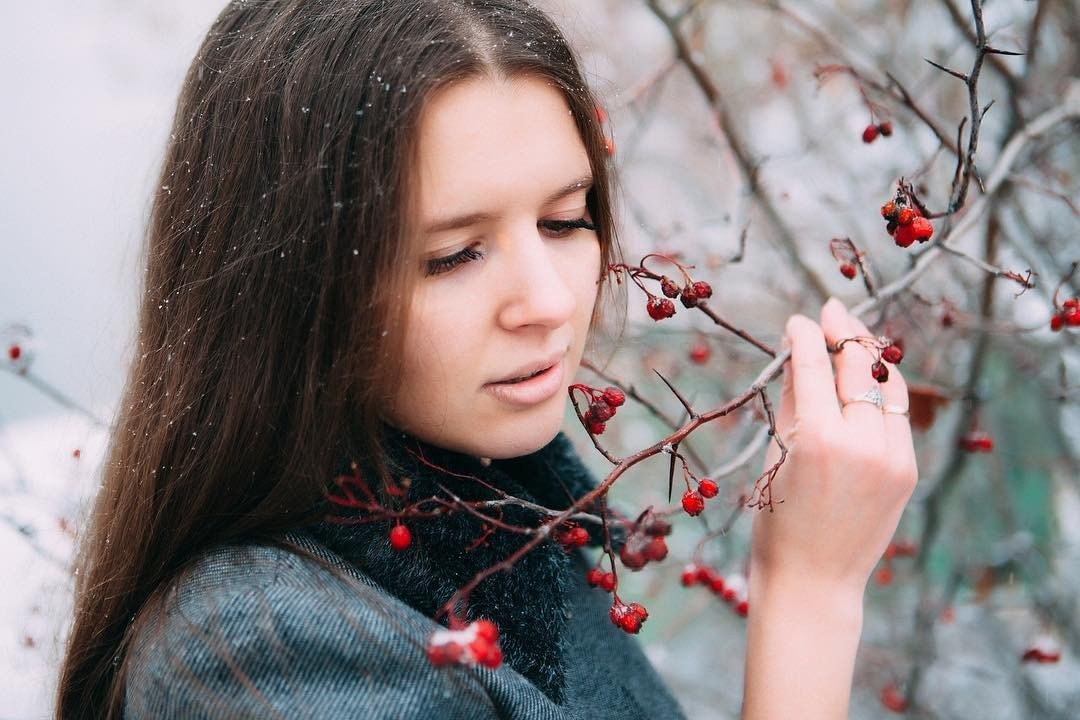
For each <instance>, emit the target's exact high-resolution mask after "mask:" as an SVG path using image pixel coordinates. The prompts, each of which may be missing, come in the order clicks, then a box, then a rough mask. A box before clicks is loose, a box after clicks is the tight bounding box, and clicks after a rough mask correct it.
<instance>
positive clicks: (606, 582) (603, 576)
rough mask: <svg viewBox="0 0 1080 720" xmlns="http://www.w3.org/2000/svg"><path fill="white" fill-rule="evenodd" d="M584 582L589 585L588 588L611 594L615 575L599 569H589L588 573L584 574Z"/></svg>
mask: <svg viewBox="0 0 1080 720" xmlns="http://www.w3.org/2000/svg"><path fill="white" fill-rule="evenodd" d="M585 582H586V583H588V584H589V587H598V588H600V589H601V590H603V591H604V592H611V591H612V590H614V589H615V573H612V572H605V571H603V570H601V569H600V568H590V569H589V572H587V573H585Z"/></svg>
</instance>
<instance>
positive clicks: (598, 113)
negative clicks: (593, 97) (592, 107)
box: [596, 105, 607, 125]
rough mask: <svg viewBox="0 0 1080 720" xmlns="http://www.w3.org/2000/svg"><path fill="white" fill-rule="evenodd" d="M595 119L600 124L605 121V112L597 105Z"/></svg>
mask: <svg viewBox="0 0 1080 720" xmlns="http://www.w3.org/2000/svg"><path fill="white" fill-rule="evenodd" d="M596 120H597V122H599V123H600V124H601V125H603V124H604V123H606V122H607V113H606V112H604V108H602V107H600V106H599V105H597V106H596Z"/></svg>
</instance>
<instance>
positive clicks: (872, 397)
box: [841, 385, 885, 410]
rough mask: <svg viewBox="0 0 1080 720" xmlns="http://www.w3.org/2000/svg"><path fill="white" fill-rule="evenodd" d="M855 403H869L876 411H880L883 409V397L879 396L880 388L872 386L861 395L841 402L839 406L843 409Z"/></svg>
mask: <svg viewBox="0 0 1080 720" xmlns="http://www.w3.org/2000/svg"><path fill="white" fill-rule="evenodd" d="M855 402H868V403H871V404H872V405H873V406H874V407H876V408H877V409H878V410H881V409H882V408H883V407H885V396H884V395H882V394H881V388H880V387H879V386H877V385H874V386H873V387H871V388H870V389H869V390H867V391H866V392H864V393H863V394H862V395H857V396H855V397H853V398H849V399H847V400H843V401H841V405H842V406H843V407H847V406H848V405H850V404H851V403H855Z"/></svg>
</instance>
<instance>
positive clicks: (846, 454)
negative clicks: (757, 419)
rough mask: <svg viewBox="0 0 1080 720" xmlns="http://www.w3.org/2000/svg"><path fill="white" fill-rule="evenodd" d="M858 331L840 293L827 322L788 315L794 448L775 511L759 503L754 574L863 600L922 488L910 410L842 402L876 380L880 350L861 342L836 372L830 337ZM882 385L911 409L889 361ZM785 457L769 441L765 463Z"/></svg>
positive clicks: (785, 394)
mask: <svg viewBox="0 0 1080 720" xmlns="http://www.w3.org/2000/svg"><path fill="white" fill-rule="evenodd" d="M857 336H863V337H867V336H872V333H870V332H869V331H868V330H867V329H866V326H864V325H863V324H862V323H861V322H860V321H859V320H858V319H856V318H855V317H854V316H852V315H851V314H850V313H848V311H847V309H846V308H845V307H844V306H843V305H842V304H841V303H840V302H839V301H837V300H836V299H834V298H833V299H830V300H829V302H827V303H826V304H825V306H824V307H823V308H822V309H821V325H820V326H819V325H818V324H817V323H815V322H813V321H812V320H810V319H809V318H807V317H804V316H802V315H793V316H792V317H791V318H790V319H789V320H788V322H787V328H786V334H785V338H784V342H785V346H790V348H791V360H790V362H789V363H787V364H786V365H785V366H784V381H783V391H782V398H781V401H780V408H779V411H778V413H777V416H776V424H777V430H778V432H779V435H780V438H781V439H782V440H783V442H784V445H785V446H786V447H787V449H788V456H787V458H786V460H785V461H784V464H783V465H782V466H781V467H780V469H779V471H778V472H777V474H776V476H775V477H774V478H773V481H772V498H773V502H774V510H773V511H772V512H770V511H769V510H761V511H756V514H755V517H754V521H753V529H752V534H751V566H750V573H751V575H752V576H753V575H754V574H761V575H764V578H761V577H759V580H764V581H765V582H767V583H770V584H773V583H777V582H778V583H782V584H785V585H790V584H791V583H790V582H789V580H790V581H797V583H796V584H798V585H806V584H807V583H812V584H813V585H814V586H816V587H822V588H824V587H831V588H835V589H836V590H837V591H850V592H851V593H857V594H858V597H859V598H861V597H862V593H863V590H864V589H865V586H866V581H867V580H868V579H869V577H870V574H871V573H872V572H873V569H874V566H875V565H876V564H877V562H878V560H879V559H880V558H881V556H882V553H883V552H884V551H885V548H886V546H887V545H888V543H889V541H890V540H891V538H892V536H893V533H894V532H895V530H896V526H897V524H898V523H899V521H900V515H901V513H902V512H903V510H904V506H905V505H906V504H907V501H908V499H909V498H910V497H911V493H912V491H913V490H914V489H915V483H916V480H917V479H918V469H917V467H916V463H915V451H914V447H913V444H912V439H911V425H910V423H909V421H908V418H907V417H905V416H903V415H898V414H893V413H888V414H885V413H883V412H882V411H881V410H879V409H878V408H877V407H875V406H874V405H873V404H871V403H868V402H854V403H850V404H848V405H846V406H845V407H843V409H841V408H840V404H839V402H840V401H839V399H838V398H844V399H850V398H853V397H856V396H858V395H860V394H862V393H863V392H865V391H866V390H869V389H870V388H872V387H874V386H875V385H877V384H878V383H877V381H875V380H874V379H873V377H871V374H870V365H871V364H872V363H873V362H874V360H875V359H876V358H875V357H874V355H872V354H871V352H870V351H869V350H868V349H867V348H865V347H863V346H861V345H860V344H858V343H855V342H848V343H845V344H844V346H843V348H842V349H841V350H840V352H838V353H836V356H835V358H834V359H835V362H836V377H835V380H834V378H833V368H832V365H831V363H830V361H829V353H828V351H827V349H826V341H827V342H828V346H829V347H835V345H836V343H837V342H838V341H840V340H843V339H844V338H851V337H857ZM834 383H835V384H834ZM880 387H881V392H882V394H883V395H884V396H885V405H887V406H888V405H892V406H899V407H900V408H903V409H907V407H908V394H907V385H906V383H905V382H904V379H903V377H901V375H900V372H899V370H898V369H897V368H896V367H894V366H891V365H890V366H889V378H888V380H887V381H886V382H884V383H881V384H880ZM779 457H780V448H779V446H778V445H777V444H776V442H775V441H771V442H770V446H769V450H768V452H767V454H766V460H765V467H766V468H768V467H770V466H771V465H772V464H774V463H775V462H776V461H777V459H779ZM780 500H782V501H783V502H778V501H780Z"/></svg>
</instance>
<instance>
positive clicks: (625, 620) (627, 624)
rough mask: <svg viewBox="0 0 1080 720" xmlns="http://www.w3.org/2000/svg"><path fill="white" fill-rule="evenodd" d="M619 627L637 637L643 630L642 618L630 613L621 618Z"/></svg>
mask: <svg viewBox="0 0 1080 720" xmlns="http://www.w3.org/2000/svg"><path fill="white" fill-rule="evenodd" d="M619 627H621V628H622V629H623V630H625V631H626V632H628V633H630V634H632V635H637V634H638V632H639V631H640V630H641V618H639V617H638V616H637V615H635V614H633V613H629V612H628V613H626V614H625V615H623V616H622V617H621V618H619Z"/></svg>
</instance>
